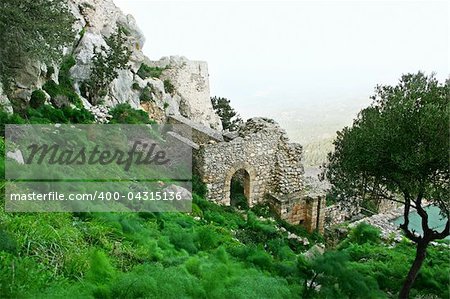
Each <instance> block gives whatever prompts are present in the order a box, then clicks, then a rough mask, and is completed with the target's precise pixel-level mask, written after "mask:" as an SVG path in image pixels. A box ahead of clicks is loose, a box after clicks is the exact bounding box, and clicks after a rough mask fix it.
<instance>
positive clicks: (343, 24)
mask: <svg viewBox="0 0 450 299" xmlns="http://www.w3.org/2000/svg"><path fill="white" fill-rule="evenodd" d="M115 3H116V4H117V5H118V6H119V7H120V8H122V10H123V11H124V12H126V13H131V14H132V15H133V16H134V17H135V18H136V20H137V23H138V26H139V27H140V28H141V30H142V31H143V32H144V34H145V36H146V39H147V42H146V45H145V47H144V52H145V54H146V55H147V56H149V57H150V58H151V59H159V58H160V57H161V56H169V55H183V56H186V57H187V58H189V59H192V60H206V61H207V62H208V64H209V71H210V84H211V94H212V95H217V96H224V97H227V98H229V99H230V100H231V101H232V104H233V106H235V107H236V108H237V109H238V110H239V111H240V112H241V114H242V115H243V116H244V117H250V116H255V115H257V114H266V115H269V116H274V115H275V116H276V115H277V113H287V112H289V111H299V110H301V109H302V107H310V106H314V107H318V108H317V110H320V109H321V107H322V108H323V109H326V107H330V106H331V107H333V105H336V104H337V103H346V102H352V103H353V104H354V103H355V102H356V103H359V104H360V105H362V106H364V105H366V103H368V97H369V96H370V95H372V93H373V88H374V87H375V85H376V84H386V83H387V84H394V83H395V82H396V81H397V79H398V78H399V77H400V75H401V74H402V73H406V72H416V71H418V70H423V71H425V72H432V71H434V72H436V73H437V77H438V78H439V79H440V80H444V79H445V78H447V77H448V75H449V4H448V3H449V2H447V1H435V2H433V1H421V2H411V1H398V2H396V1H390V2H380V1H374V2H369V1H359V2H344V1H333V2H325V1H314V2H307V1H276V2H275V1H274V2H268V1H227V2H219V1H207V2H206V1H182V2H175V1H164V2H159V1H144V0H141V1H133V0H115ZM305 109H306V108H305ZM358 109H359V108H358ZM311 111H313V112H312V114H315V113H316V112H315V111H316V110H311ZM354 113H355V112H354ZM317 115H320V111H317ZM314 116H316V115H314Z"/></svg>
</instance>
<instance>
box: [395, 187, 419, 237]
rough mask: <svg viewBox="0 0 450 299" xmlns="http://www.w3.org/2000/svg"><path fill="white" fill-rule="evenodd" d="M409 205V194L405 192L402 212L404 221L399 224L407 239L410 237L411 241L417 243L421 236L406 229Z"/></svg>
mask: <svg viewBox="0 0 450 299" xmlns="http://www.w3.org/2000/svg"><path fill="white" fill-rule="evenodd" d="M410 207H411V199H410V198H409V194H407V193H406V194H405V209H404V212H403V218H404V222H403V224H402V225H400V228H401V229H402V230H403V232H404V233H405V235H406V237H407V238H408V239H410V240H411V241H413V242H416V243H419V242H420V240H421V237H419V236H416V235H415V234H414V233H413V232H412V231H410V230H409V229H408V225H409V210H410Z"/></svg>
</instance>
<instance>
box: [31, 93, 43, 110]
mask: <svg viewBox="0 0 450 299" xmlns="http://www.w3.org/2000/svg"><path fill="white" fill-rule="evenodd" d="M45 100H46V98H45V93H44V92H43V91H42V90H35V91H33V93H32V94H31V99H30V106H31V108H35V109H36V108H39V107H41V106H42V105H44V103H45Z"/></svg>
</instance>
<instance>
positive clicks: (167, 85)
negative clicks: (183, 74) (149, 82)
mask: <svg viewBox="0 0 450 299" xmlns="http://www.w3.org/2000/svg"><path fill="white" fill-rule="evenodd" d="M163 83H164V91H165V92H166V93H168V94H171V95H173V94H174V92H175V86H174V85H173V84H172V82H170V80H169V79H166V80H164V82H163Z"/></svg>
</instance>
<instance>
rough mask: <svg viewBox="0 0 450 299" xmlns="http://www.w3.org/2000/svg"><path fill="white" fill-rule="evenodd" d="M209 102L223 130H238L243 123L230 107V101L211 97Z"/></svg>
mask: <svg viewBox="0 0 450 299" xmlns="http://www.w3.org/2000/svg"><path fill="white" fill-rule="evenodd" d="M211 102H212V105H213V108H214V110H215V111H216V113H217V115H219V117H220V120H221V121H222V126H223V129H224V130H230V131H236V130H238V129H239V127H240V126H241V125H242V123H243V121H242V119H241V117H240V116H239V114H238V113H237V112H236V111H235V110H234V109H233V108H232V107H231V106H230V100H228V99H226V98H221V97H212V98H211Z"/></svg>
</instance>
